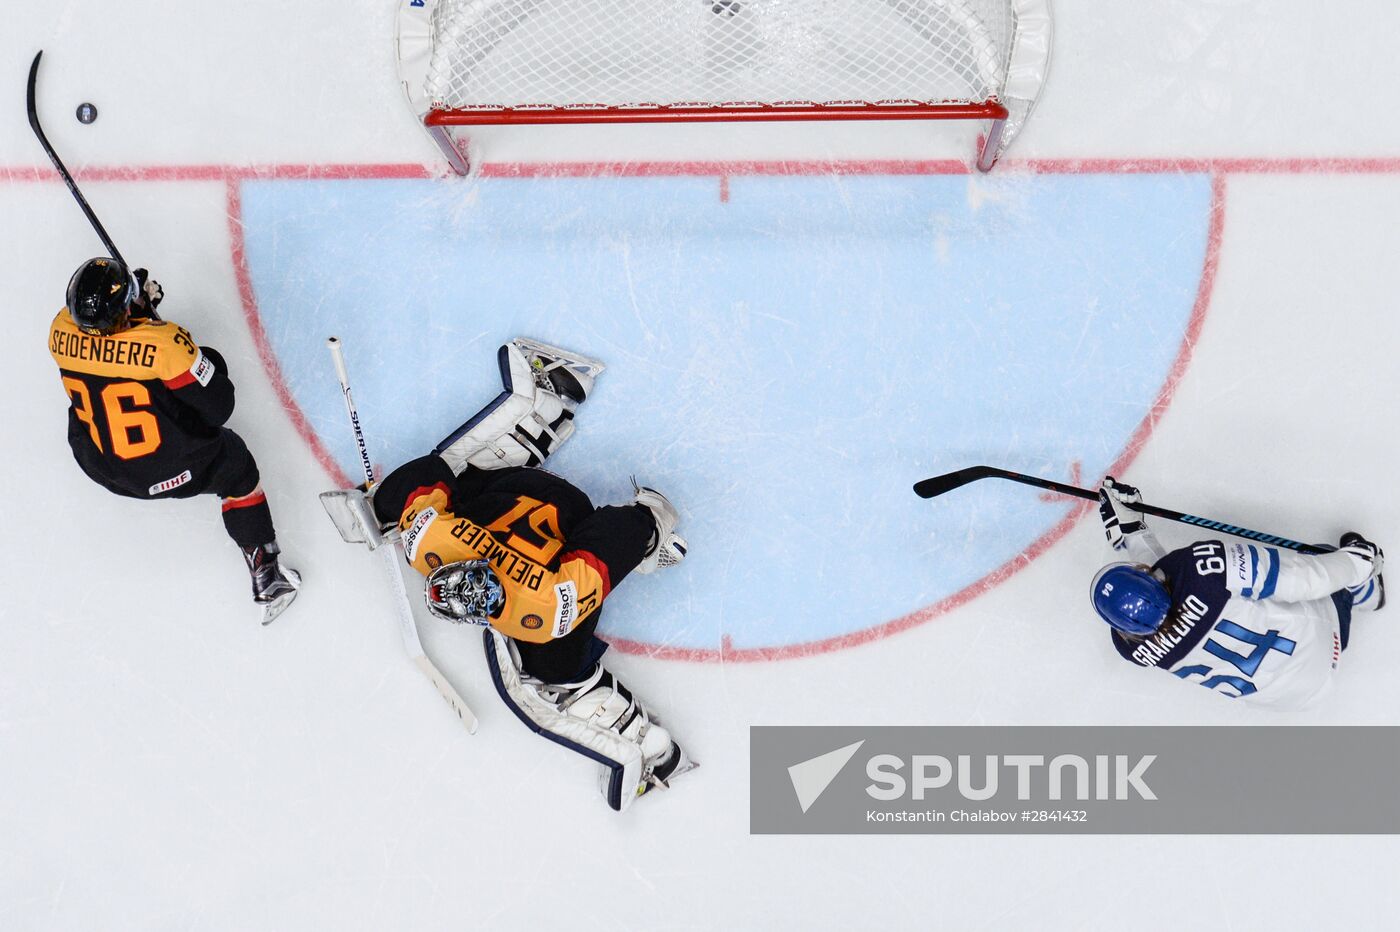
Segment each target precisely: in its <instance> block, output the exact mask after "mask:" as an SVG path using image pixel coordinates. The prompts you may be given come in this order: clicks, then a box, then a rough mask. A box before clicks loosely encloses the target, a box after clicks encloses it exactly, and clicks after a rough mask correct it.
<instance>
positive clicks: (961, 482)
mask: <svg viewBox="0 0 1400 932" xmlns="http://www.w3.org/2000/svg"><path fill="white" fill-rule="evenodd" d="M979 479H1009V480H1011V481H1012V482H1019V483H1021V484H1022V485H1033V486H1035V487H1036V488H1039V489H1049V490H1050V491H1052V492H1059V493H1060V494H1061V495H1072V496H1074V497H1075V498H1082V499H1086V500H1088V501H1093V502H1096V501H1098V500H1099V493H1098V492H1097V491H1092V490H1090V489H1081V488H1079V487H1078V486H1075V485H1066V484H1065V483H1063V482H1056V481H1055V480H1053V479H1042V478H1040V477H1039V476H1027V475H1025V474H1023V473H1019V472H1012V471H1011V470H1009V469H998V468H997V467H995V466H969V467H968V468H966V469H959V470H957V471H955V472H950V473H944V474H943V475H941V476H933V477H932V478H929V479H921V480H920V481H918V482H916V483H914V494H915V495H918V496H919V497H920V498H937V497H938V496H940V495H943V494H944V493H946V492H951V491H953V490H954V489H960V488H962V487H963V486H965V485H967V484H968V483H969V482H976V481H977V480H979ZM1128 507H1130V508H1132V509H1133V510H1135V511H1140V512H1142V513H1143V514H1145V515H1152V516H1154V517H1157V518H1166V519H1167V520H1168V521H1180V522H1181V523H1182V524H1194V525H1196V526H1197V527H1203V528H1209V529H1210V530H1212V531H1222V532H1224V533H1226V534H1233V535H1234V536H1235V537H1243V538H1245V539H1247V540H1257V541H1259V542H1260V543H1264V544H1269V545H1271V546H1274V547H1282V548H1284V549H1285V550H1296V551H1298V552H1299V553H1328V552H1329V551H1330V550H1331V548H1329V547H1319V546H1317V545H1315V544H1303V543H1299V542H1298V541H1296V540H1289V539H1288V538H1286V537H1278V536H1275V535H1273V534H1265V533H1263V532H1261V531H1251V530H1250V529H1249V528H1247V527H1238V526H1237V525H1234V524H1226V523H1224V522H1223V521H1215V520H1212V519H1210V518H1200V517H1197V516H1196V515H1188V514H1185V513H1184V512H1180V511H1173V510H1172V509H1170V508H1159V507H1158V506H1156V505H1146V504H1143V503H1141V502H1139V503H1137V504H1133V505H1129V506H1128Z"/></svg>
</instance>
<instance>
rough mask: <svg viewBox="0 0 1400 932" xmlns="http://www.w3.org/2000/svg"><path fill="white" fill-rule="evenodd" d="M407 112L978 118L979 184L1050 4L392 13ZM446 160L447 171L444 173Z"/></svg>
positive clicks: (522, 4)
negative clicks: (981, 122) (986, 124)
mask: <svg viewBox="0 0 1400 932" xmlns="http://www.w3.org/2000/svg"><path fill="white" fill-rule="evenodd" d="M401 3H402V4H403V5H402V6H401V8H400V16H399V36H398V52H399V63H400V74H401V77H402V79H403V81H404V86H405V90H406V91H407V93H408V96H409V100H410V103H411V104H412V105H413V107H414V109H415V110H416V111H417V112H418V114H419V116H420V117H421V118H422V119H423V121H424V123H425V125H427V126H428V127H429V129H430V131H432V132H433V133H434V136H435V138H436V140H437V141H438V142H439V144H440V145H443V146H444V152H445V153H446V154H448V156H449V158H450V159H452V160H453V162H454V167H456V168H457V169H458V170H460V171H464V170H465V168H466V165H465V159H463V158H462V157H461V154H460V152H459V151H458V150H457V148H456V147H455V146H453V145H452V144H451V140H450V137H449V136H448V133H447V128H448V127H451V126H469V125H484V124H501V123H563V122H653V121H655V122H662V121H696V120H702V121H722V120H745V119H761V120H784V119H786V120H812V119H824V120H830V119H919V118H924V119H949V118H966V119H989V120H992V121H993V123H992V125H991V127H990V128H989V130H988V132H987V134H986V139H985V143H984V147H983V152H982V153H981V155H980V157H979V160H978V164H979V167H981V168H983V170H986V169H989V168H990V167H991V166H992V164H993V163H994V162H995V161H996V158H997V157H998V156H999V155H1000V154H1001V152H1002V151H1004V150H1005V148H1006V146H1007V145H1008V144H1009V143H1010V141H1011V138H1012V137H1013V136H1014V135H1015V134H1016V132H1017V131H1018V130H1019V128H1020V126H1021V124H1022V123H1024V121H1025V118H1026V117H1027V116H1028V115H1029V113H1030V110H1031V108H1032V106H1033V105H1034V103H1035V99H1036V97H1037V96H1038V94H1039V92H1040V87H1041V85H1042V84H1043V83H1044V78H1045V72H1046V70H1047V67H1048V64H1049V52H1050V32H1051V26H1050V16H1049V8H1048V0H401ZM454 155H455V158H454Z"/></svg>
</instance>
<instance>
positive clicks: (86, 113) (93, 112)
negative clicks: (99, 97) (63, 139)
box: [77, 103, 97, 123]
mask: <svg viewBox="0 0 1400 932" xmlns="http://www.w3.org/2000/svg"><path fill="white" fill-rule="evenodd" d="M77 117H78V122H79V123H91V122H92V121H93V120H95V119H97V107H95V106H93V105H92V104H89V103H82V104H78V112H77Z"/></svg>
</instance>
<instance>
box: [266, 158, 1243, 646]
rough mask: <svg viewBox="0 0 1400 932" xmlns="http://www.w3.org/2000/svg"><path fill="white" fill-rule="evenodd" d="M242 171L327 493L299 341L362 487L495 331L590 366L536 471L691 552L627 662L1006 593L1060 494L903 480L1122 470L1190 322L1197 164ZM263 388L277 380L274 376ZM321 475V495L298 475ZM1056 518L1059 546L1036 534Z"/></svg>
mask: <svg viewBox="0 0 1400 932" xmlns="http://www.w3.org/2000/svg"><path fill="white" fill-rule="evenodd" d="M726 194H727V199H726V200H721V199H720V198H719V196H718V195H717V193H716V184H715V180H714V178H713V177H703V176H701V177H686V176H670V177H582V178H577V177H575V178H562V177H559V178H551V177H537V178H489V179H475V180H471V181H465V182H459V181H455V180H453V181H447V182H444V181H434V180H417V179H406V180H309V181H292V180H287V181H247V182H244V183H243V186H242V192H241V205H242V211H243V216H242V221H243V231H244V232H243V235H244V238H245V239H244V242H243V243H242V244H241V245H242V248H243V249H244V251H245V255H246V257H247V268H248V275H249V278H250V284H251V286H252V294H253V296H254V298H255V301H256V308H257V314H258V321H257V325H258V326H260V327H261V329H262V330H263V332H264V333H265V335H266V341H267V344H268V346H269V348H270V349H271V351H272V353H273V355H274V356H275V359H276V364H277V365H276V368H277V369H279V370H280V378H281V379H282V380H284V383H285V384H284V388H285V390H286V392H287V393H288V396H289V397H290V398H291V399H293V400H294V402H295V404H296V405H297V406H298V407H299V408H300V410H301V412H302V413H303V414H304V416H305V420H306V424H307V425H308V431H307V433H308V439H309V440H310V441H311V442H312V443H313V445H314V446H316V447H317V448H318V449H323V450H325V451H328V457H327V460H328V462H327V466H328V469H329V470H330V471H332V472H335V471H337V470H340V471H343V472H344V473H346V474H350V473H352V472H353V470H352V467H353V466H354V464H355V462H356V452H355V450H354V449H353V447H352V445H351V444H350V442H349V441H348V440H346V439H345V438H344V437H343V436H342V435H343V434H344V431H343V430H341V429H340V426H341V425H340V420H341V418H342V412H340V411H339V404H340V400H339V398H338V396H337V392H336V389H335V378H334V375H333V373H331V372H330V371H329V365H328V363H327V362H326V361H325V359H324V352H323V350H322V342H323V340H324V338H325V335H326V334H328V333H337V334H340V335H341V336H342V338H343V339H344V341H345V344H346V353H347V355H348V356H349V357H350V358H351V359H352V361H353V365H354V366H355V368H356V371H357V372H358V373H359V378H360V380H361V385H360V386H358V387H357V392H356V397H357V400H358V401H359V404H360V408H361V417H362V419H363V421H364V423H365V425H366V431H367V433H368V434H369V435H370V437H371V438H372V439H371V445H372V449H371V455H372V457H373V459H374V461H375V462H376V463H377V464H379V465H380V466H381V467H382V468H389V467H392V466H393V465H395V464H397V463H399V462H401V461H403V460H405V459H407V458H409V457H411V456H414V455H417V454H419V453H421V452H423V451H425V450H428V449H430V448H431V447H432V445H433V443H435V442H436V441H437V439H438V438H439V437H440V436H441V435H442V433H443V432H444V431H445V430H447V429H449V428H450V427H452V426H453V425H455V424H456V423H458V422H460V420H461V419H462V417H464V416H466V415H468V414H470V413H472V412H473V411H475V410H477V409H478V408H479V407H480V406H481V405H482V404H484V403H485V402H487V401H488V400H490V399H491V398H493V397H494V396H495V395H496V393H498V392H499V391H500V382H499V375H498V373H497V370H496V365H495V352H496V348H497V347H498V346H500V345H501V344H502V343H504V342H507V341H508V340H510V339H511V338H513V337H516V336H530V337H534V338H537V339H542V340H545V341H547V342H551V343H556V344H559V345H563V346H570V347H575V348H577V349H579V350H580V351H582V352H587V353H589V354H591V355H594V356H597V357H598V358H600V359H603V360H605V361H606V362H607V363H608V367H609V368H608V371H607V373H606V374H604V375H603V376H602V378H601V379H600V380H599V383H598V389H597V391H596V392H595V394H594V396H593V397H591V398H590V399H589V401H588V403H587V404H586V405H585V406H584V407H583V409H582V410H581V411H580V413H579V418H578V427H579V429H578V433H577V434H576V435H575V436H574V438H573V439H572V440H570V441H569V443H568V444H567V445H566V446H565V447H564V448H563V449H562V450H561V451H560V453H559V454H558V455H557V456H556V457H554V458H553V459H552V460H551V462H550V464H549V465H550V467H551V468H552V469H554V470H556V471H558V472H560V473H562V474H564V475H566V476H568V477H569V478H570V479H572V480H573V481H575V482H576V483H578V484H580V485H581V486H582V487H583V488H584V489H585V490H587V491H588V492H589V493H590V495H592V496H593V498H594V500H595V501H598V502H611V501H625V500H627V498H628V497H629V490H630V485H629V482H628V477H629V476H630V475H632V474H636V476H637V477H638V479H639V480H640V481H643V482H645V483H647V484H650V485H653V486H655V487H657V488H659V489H662V490H663V491H664V492H665V493H666V494H667V495H668V496H669V497H671V498H672V500H673V501H675V502H676V503H677V506H678V507H679V508H680V510H681V512H682V529H683V531H684V532H685V534H686V536H687V537H688V538H689V540H690V543H691V548H692V552H691V558H690V559H689V560H687V562H686V564H685V565H684V566H683V567H682V568H681V569H680V570H679V571H677V572H675V573H665V574H659V575H657V576H655V577H651V578H648V579H645V580H639V581H637V582H632V583H628V584H627V585H626V586H624V589H623V592H622V593H621V597H620V598H615V599H613V600H610V601H609V603H608V606H607V608H606V610H605V615H604V620H603V623H602V631H603V633H604V634H605V635H607V636H608V637H610V638H612V639H613V640H614V642H615V643H617V644H619V645H620V646H622V647H624V648H628V649H636V650H649V651H656V650H658V649H659V650H660V652H661V653H663V654H665V655H670V656H677V657H686V658H692V659H715V658H719V657H725V658H732V659H764V658H768V657H779V656H786V655H792V654H800V653H804V652H808V651H813V650H826V649H831V648H833V647H840V646H845V645H849V644H854V643H859V642H860V641H862V640H868V639H869V638H871V637H875V636H879V635H880V634H882V633H888V632H890V631H892V630H896V629H898V628H900V627H905V626H907V625H908V624H912V623H917V621H919V620H921V619H923V618H925V617H929V616H930V615H931V614H934V613H936V612H937V611H938V610H940V608H939V607H940V606H942V607H944V608H946V607H948V606H949V605H951V604H956V603H958V602H960V601H961V600H963V599H965V598H966V597H969V596H970V595H971V594H973V593H975V592H977V591H980V590H981V589H982V588H985V587H986V585H987V584H988V583H989V582H995V581H996V580H997V579H999V578H1002V577H1004V576H1005V575H1007V567H1008V565H1013V566H1014V565H1019V564H1020V563H1022V562H1024V560H1023V559H1022V558H1023V556H1026V555H1029V556H1033V555H1034V553H1035V552H1038V550H1039V549H1040V547H1041V546H1043V545H1044V543H1045V541H1046V539H1047V535H1051V536H1053V535H1055V534H1058V533H1062V532H1063V529H1064V528H1065V527H1067V525H1066V524H1065V519H1066V517H1067V516H1068V515H1070V514H1072V511H1073V508H1074V506H1073V505H1070V504H1067V503H1065V502H1061V501H1054V500H1051V501H1045V500H1041V499H1039V498H1038V497H1037V496H1034V495H1027V494H1025V493H1024V490H1019V489H1015V488H1003V487H1001V485H1000V484H996V483H986V484H984V487H980V488H970V489H967V490H964V494H960V495H958V496H950V497H949V498H948V499H947V501H941V500H940V501H939V502H938V503H937V507H936V508H935V507H933V506H932V505H931V504H930V503H926V502H921V501H919V500H918V499H916V498H915V497H914V496H912V495H911V494H910V492H909V486H910V484H911V483H912V482H913V481H915V480H917V479H920V478H923V477H924V476H928V475H933V474H936V473H939V472H944V471H947V470H950V469H954V468H958V467H961V466H965V465H968V464H971V463H977V462H993V463H996V464H998V465H1002V466H1005V467H1007V468H1011V469H1016V470H1020V471H1025V472H1032V473H1038V474H1044V475H1050V476H1063V477H1068V475H1069V470H1070V469H1071V464H1078V468H1079V469H1080V470H1081V472H1082V475H1083V476H1086V477H1096V476H1098V475H1101V474H1102V473H1103V472H1104V471H1105V470H1106V469H1109V468H1110V467H1116V468H1121V467H1122V466H1124V465H1126V461H1127V460H1128V459H1130V458H1131V455H1132V454H1133V453H1135V452H1136V448H1137V445H1138V444H1140V443H1141V441H1142V440H1143V439H1144V437H1145V432H1146V431H1147V430H1150V419H1149V418H1148V415H1149V414H1150V413H1151V412H1152V411H1153V410H1154V406H1158V407H1160V405H1161V403H1163V402H1164V401H1165V400H1167V399H1168V398H1169V395H1170V384H1171V382H1172V380H1174V379H1175V378H1176V377H1177V376H1179V374H1180V369H1181V366H1182V365H1183V364H1184V361H1185V359H1186V358H1187V356H1188V355H1189V352H1188V350H1189V346H1190V342H1191V339H1192V336H1191V335H1192V334H1193V329H1192V328H1194V327H1198V326H1199V323H1200V317H1201V314H1202V313H1203V312H1204V297H1205V295H1206V294H1207V288H1206V287H1205V285H1204V282H1205V281H1206V280H1208V278H1209V275H1210V273H1211V272H1212V271H1213V269H1212V263H1213V260H1214V245H1213V243H1214V241H1215V239H1216V238H1217V237H1218V233H1219V228H1218V224H1219V222H1220V218H1219V212H1218V209H1216V208H1217V205H1215V203H1214V192H1213V187H1212V182H1211V178H1210V176H1208V175H1206V174H1195V173H1180V174H1177V173H1164V174H1125V175H1029V176H1028V175H1021V176H1016V175H1010V174H1008V175H1005V176H992V177H989V178H968V177H966V176H879V175H875V176H829V175H812V176H739V177H732V178H729V179H728V185H727V187H726ZM273 375H274V377H275V378H276V377H278V376H279V373H277V372H274V373H273ZM330 481H331V480H329V479H328V482H330ZM1057 529H1058V530H1057Z"/></svg>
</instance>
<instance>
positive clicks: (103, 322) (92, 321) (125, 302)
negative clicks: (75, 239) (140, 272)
mask: <svg viewBox="0 0 1400 932" xmlns="http://www.w3.org/2000/svg"><path fill="white" fill-rule="evenodd" d="M135 297H136V293H135V289H134V287H133V286H132V281H131V273H130V272H128V271H127V269H126V266H124V265H122V264H121V263H120V262H118V261H117V260H116V259H108V258H107V257H105V256H103V257H100V258H97V259H89V260H88V261H86V262H84V263H83V264H82V265H80V266H78V271H76V272H74V273H73V277H72V278H70V279H69V280H68V312H69V313H70V314H72V315H73V323H75V324H77V325H78V329H80V330H83V331H85V332H87V333H100V334H108V333H112V332H113V331H114V330H116V329H117V328H118V327H120V326H121V325H122V323H123V318H124V317H125V316H126V313H127V311H129V310H130V309H131V302H132V300H133V299H134V298H135Z"/></svg>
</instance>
